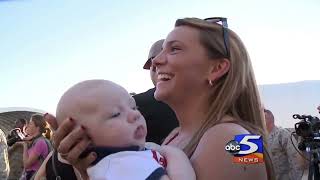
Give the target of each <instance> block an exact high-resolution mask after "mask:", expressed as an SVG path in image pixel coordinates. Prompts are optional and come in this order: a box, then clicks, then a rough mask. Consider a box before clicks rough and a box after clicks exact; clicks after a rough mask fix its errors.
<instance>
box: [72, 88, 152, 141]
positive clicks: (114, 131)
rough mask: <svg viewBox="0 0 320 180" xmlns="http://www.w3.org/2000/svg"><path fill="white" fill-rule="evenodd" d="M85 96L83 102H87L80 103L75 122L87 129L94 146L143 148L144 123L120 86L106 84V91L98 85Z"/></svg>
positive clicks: (132, 102) (133, 102) (133, 103)
mask: <svg viewBox="0 0 320 180" xmlns="http://www.w3.org/2000/svg"><path fill="white" fill-rule="evenodd" d="M84 98H85V100H84V101H82V103H86V104H85V105H80V106H79V108H80V109H81V110H80V112H81V114H83V115H80V116H79V117H80V118H78V120H77V119H76V121H78V122H79V123H80V124H81V125H83V126H85V127H86V128H87V130H88V133H89V136H90V137H91V138H92V140H93V143H94V145H96V146H106V147H125V146H132V145H135V146H136V145H138V146H140V147H144V144H145V139H146V134H147V127H146V122H145V119H144V117H143V116H142V115H141V114H140V112H139V111H138V109H137V106H136V103H135V101H134V99H133V98H132V97H131V96H130V95H129V94H128V92H127V91H125V90H124V89H123V88H119V87H109V88H108V89H107V91H105V90H104V89H103V88H97V89H95V90H94V91H93V93H90V92H89V95H87V97H84ZM86 99H87V100H86Z"/></svg>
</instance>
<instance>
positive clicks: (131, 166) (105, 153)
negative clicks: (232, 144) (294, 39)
mask: <svg viewBox="0 0 320 180" xmlns="http://www.w3.org/2000/svg"><path fill="white" fill-rule="evenodd" d="M143 68H144V69H147V70H149V71H150V78H151V80H152V82H153V84H154V87H153V88H151V89H150V90H147V91H146V92H144V93H141V94H135V95H130V94H129V93H128V92H127V91H126V90H125V88H123V87H121V86H119V85H117V84H116V83H114V82H111V81H108V80H85V81H83V82H80V83H77V84H75V85H74V86H72V87H70V88H69V89H68V90H67V91H66V92H65V93H64V94H63V95H62V97H61V98H60V101H59V103H58V105H57V109H56V114H55V115H52V114H44V115H41V114H34V115H32V116H31V118H30V120H29V121H28V122H27V123H26V124H25V125H22V127H21V125H16V126H17V127H18V126H19V128H20V129H21V131H25V134H26V135H27V136H26V137H24V138H23V140H22V141H17V142H15V143H14V146H20V147H22V148H23V158H22V164H23V167H24V171H23V174H22V176H21V179H26V180H30V179H36V180H41V179H44V178H45V179H48V180H51V179H57V178H58V179H70V180H76V179H108V180H109V179H171V180H172V179H175V180H179V179H184V180H188V179H191V180H193V179H200V180H202V179H204V180H205V179H210V180H211V179H239V180H241V179H243V180H246V179H252V178H253V177H254V179H259V180H260V179H261V180H264V179H268V180H272V179H277V180H286V179H294V180H296V179H301V177H302V174H303V171H304V169H306V164H307V163H306V161H305V160H304V159H303V158H302V157H301V156H300V153H297V149H296V148H294V147H296V146H297V141H296V140H295V139H293V140H292V138H291V137H290V135H291V134H290V132H288V131H287V130H285V129H283V128H280V127H277V126H275V123H274V121H275V118H274V115H273V114H272V112H271V111H270V110H268V109H266V108H265V107H263V105H262V102H261V101H260V96H259V92H258V89H257V84H256V81H255V76H254V72H253V68H252V65H251V61H250V58H249V55H248V52H247V51H246V48H245V46H244V44H243V42H242V41H241V39H240V38H239V36H238V35H237V34H236V33H235V32H233V31H232V30H230V29H229V28H228V25H227V19H226V18H207V19H204V20H203V19H197V18H184V19H178V20H177V21H176V22H175V26H174V28H173V30H172V31H171V32H170V33H169V34H168V36H167V37H166V39H162V40H159V41H156V42H155V43H154V44H153V45H152V46H151V49H150V52H149V56H148V58H147V61H146V63H145V64H144V66H143ZM261 107H263V108H261ZM318 110H319V111H320V106H319V107H318ZM48 124H50V128H51V130H52V131H54V135H53V136H52V137H51V131H50V129H49V128H48V127H49V126H48ZM25 127H26V128H25ZM239 134H258V135H260V136H262V137H263V140H264V143H263V145H264V149H265V151H263V157H264V161H263V162H262V163H259V164H255V165H254V166H253V165H251V164H241V165H237V164H234V163H233V162H232V157H233V156H232V155H231V154H230V153H228V152H226V151H225V145H226V144H227V143H228V142H229V141H230V140H232V139H233V138H234V137H235V136H236V135H239ZM6 139H8V138H6V137H5V136H4V133H3V132H2V131H0V150H1V151H0V155H1V157H0V160H1V172H0V178H1V179H6V178H7V177H8V174H9V166H8V153H7V149H8V146H7V142H6ZM10 148H11V147H10ZM10 148H9V152H10ZM9 155H10V153H9Z"/></svg>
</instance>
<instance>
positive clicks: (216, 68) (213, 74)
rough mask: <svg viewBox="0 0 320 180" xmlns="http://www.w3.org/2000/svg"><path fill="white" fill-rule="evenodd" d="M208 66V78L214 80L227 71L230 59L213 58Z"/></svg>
mask: <svg viewBox="0 0 320 180" xmlns="http://www.w3.org/2000/svg"><path fill="white" fill-rule="evenodd" d="M210 68H211V69H210V71H209V77H208V80H209V81H212V82H214V81H216V80H217V79H219V78H220V77H222V76H223V75H225V74H226V73H227V72H228V71H229V69H230V61H229V60H228V59H226V58H223V59H219V60H215V61H214V62H213V63H212V65H211V67H210Z"/></svg>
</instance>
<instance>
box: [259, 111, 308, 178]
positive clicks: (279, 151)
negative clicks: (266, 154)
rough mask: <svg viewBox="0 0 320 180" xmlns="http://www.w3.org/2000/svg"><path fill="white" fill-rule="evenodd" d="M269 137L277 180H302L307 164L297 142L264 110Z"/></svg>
mask: <svg viewBox="0 0 320 180" xmlns="http://www.w3.org/2000/svg"><path fill="white" fill-rule="evenodd" d="M264 114H265V120H266V126H267V130H268V132H269V135H268V147H269V151H270V153H271V159H272V163H273V166H274V170H275V176H276V179H277V180H301V178H302V175H303V171H304V169H305V168H306V164H307V163H306V162H305V160H304V159H303V157H302V156H301V155H300V154H301V153H299V152H298V143H297V140H296V139H295V138H294V137H293V136H291V132H290V131H289V130H287V129H284V128H281V127H278V126H276V125H275V123H274V120H275V118H274V115H273V113H272V112H271V111H270V110H269V109H264Z"/></svg>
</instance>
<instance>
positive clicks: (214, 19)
mask: <svg viewBox="0 0 320 180" xmlns="http://www.w3.org/2000/svg"><path fill="white" fill-rule="evenodd" d="M204 20H205V21H206V22H209V23H215V24H219V25H221V26H222V31H223V41H224V46H225V49H226V53H227V54H226V55H225V56H226V57H227V58H229V57H230V46H229V33H228V22H227V18H224V17H210V18H206V19H204ZM220 23H221V24H220Z"/></svg>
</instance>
